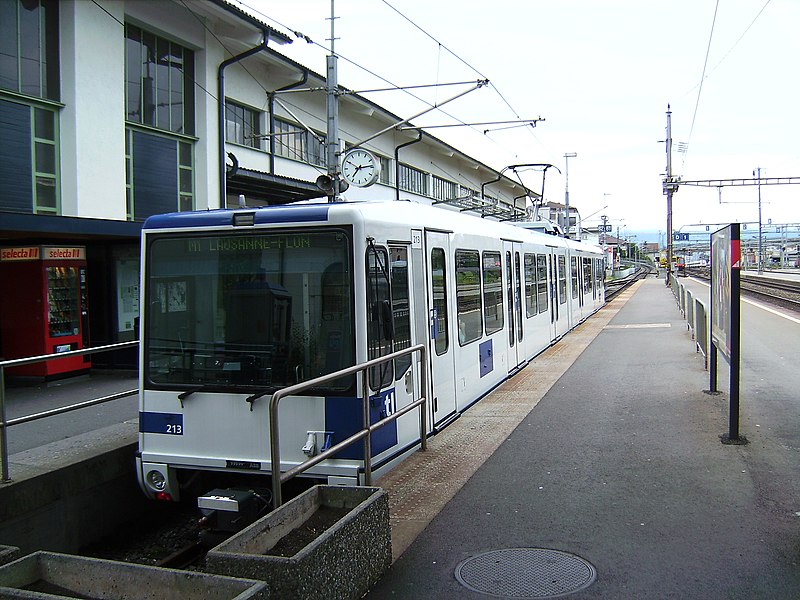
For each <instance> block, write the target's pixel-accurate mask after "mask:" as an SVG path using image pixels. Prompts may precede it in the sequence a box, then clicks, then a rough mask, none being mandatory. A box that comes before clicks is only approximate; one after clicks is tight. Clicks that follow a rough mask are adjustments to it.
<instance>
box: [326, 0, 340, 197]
mask: <svg viewBox="0 0 800 600" xmlns="http://www.w3.org/2000/svg"><path fill="white" fill-rule="evenodd" d="M333 2H334V0H331V53H330V55H329V56H328V57H327V60H326V64H327V73H326V80H325V86H326V94H327V111H328V129H327V144H326V147H327V148H326V149H327V152H326V156H327V164H328V177H329V178H330V186H331V187H330V190H329V191H328V202H336V201H337V200H338V199H339V191H340V189H339V97H338V95H337V93H338V89H337V88H338V87H339V78H338V71H337V57H336V52H335V51H334V42H335V40H336V37H335V35H334V23H335V20H336V17H335V16H334V10H333Z"/></svg>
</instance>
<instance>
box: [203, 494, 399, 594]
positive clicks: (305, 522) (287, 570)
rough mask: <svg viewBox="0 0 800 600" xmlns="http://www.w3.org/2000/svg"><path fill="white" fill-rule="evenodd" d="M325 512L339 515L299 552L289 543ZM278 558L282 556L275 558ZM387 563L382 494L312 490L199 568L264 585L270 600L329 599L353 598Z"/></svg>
mask: <svg viewBox="0 0 800 600" xmlns="http://www.w3.org/2000/svg"><path fill="white" fill-rule="evenodd" d="M331 511H338V514H337V518H336V519H335V521H333V524H332V525H330V526H329V527H327V529H325V530H324V531H321V532H320V531H317V532H316V533H315V534H314V535H313V536H312V537H313V539H311V540H310V541H307V543H306V545H304V546H302V547H301V546H300V545H299V544H298V542H297V541H292V538H293V536H298V535H299V536H303V535H308V533H309V530H310V529H322V527H320V526H319V525H318V524H317V523H318V522H319V518H320V514H321V513H325V512H327V513H328V514H329V516H330V513H331ZM302 543H304V542H300V544H302ZM281 548H283V550H282V551H281ZM293 548H294V549H293ZM279 551H281V552H282V553H284V554H288V555H286V556H279V555H276V554H278V553H279ZM391 561H392V541H391V533H390V530H389V499H388V496H387V495H386V492H385V491H383V490H382V489H380V488H374V487H345V486H330V485H318V486H314V487H313V488H311V489H310V490H308V491H306V492H304V493H303V494H301V495H300V496H297V497H296V498H294V499H292V500H290V501H289V502H287V503H286V504H284V505H283V506H281V507H279V508H278V509H277V510H274V511H272V512H271V513H270V514H268V515H267V516H265V517H263V518H262V519H259V520H258V521H256V522H255V523H253V524H252V525H251V526H250V527H248V528H247V529H244V530H242V531H241V532H239V533H238V534H236V535H235V536H233V537H232V538H229V539H228V540H226V541H225V542H223V543H222V544H220V545H219V546H217V547H216V548H214V549H213V550H211V551H210V552H209V553H208V555H207V556H206V568H207V569H208V570H209V571H211V572H213V573H220V574H222V575H233V576H236V577H246V578H248V579H258V580H261V581H264V582H266V583H267V585H268V587H269V592H270V598H286V599H290V598H291V599H292V600H299V599H304V600H305V599H307V600H312V599H313V600H316V599H319V600H330V599H331V598H337V599H349V598H353V599H355V598H360V597H361V596H363V595H364V593H366V592H367V591H368V590H369V588H370V586H372V585H373V584H374V583H375V582H376V581H377V580H378V579H379V578H380V577H381V575H383V573H384V572H385V571H386V569H387V568H388V567H389V565H390V564H391Z"/></svg>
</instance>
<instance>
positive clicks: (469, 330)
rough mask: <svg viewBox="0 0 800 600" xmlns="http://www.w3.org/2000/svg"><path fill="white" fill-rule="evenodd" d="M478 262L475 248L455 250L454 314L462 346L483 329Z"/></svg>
mask: <svg viewBox="0 0 800 600" xmlns="http://www.w3.org/2000/svg"><path fill="white" fill-rule="evenodd" d="M480 264H481V261H480V255H479V254H478V252H477V250H456V316H457V318H458V343H459V344H461V345H462V346H463V345H464V344H468V343H469V342H473V341H475V340H477V339H480V337H481V333H482V331H483V318H482V317H481V280H480Z"/></svg>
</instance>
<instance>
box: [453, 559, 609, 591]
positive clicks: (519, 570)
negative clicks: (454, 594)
mask: <svg viewBox="0 0 800 600" xmlns="http://www.w3.org/2000/svg"><path fill="white" fill-rule="evenodd" d="M596 577H597V571H596V570H595V568H594V567H593V566H592V565H591V564H590V563H588V562H587V561H585V560H583V559H582V558H581V557H579V556H575V555H574V554H569V553H567V552H561V551H560V550H549V549H547V548H508V549H505V550H492V551H491V552H484V553H483V554H478V555H477V556H473V557H471V558H468V559H467V560H465V561H463V562H461V563H460V564H459V565H458V566H457V567H456V579H458V581H459V583H461V585H463V586H464V587H466V588H468V589H470V590H472V591H474V592H479V593H481V594H488V595H490V596H499V597H505V598H529V599H533V598H556V597H558V596H564V595H567V594H571V593H573V592H577V591H579V590H582V589H584V588H586V587H589V586H590V585H591V584H592V583H593V582H594V580H595V578H596Z"/></svg>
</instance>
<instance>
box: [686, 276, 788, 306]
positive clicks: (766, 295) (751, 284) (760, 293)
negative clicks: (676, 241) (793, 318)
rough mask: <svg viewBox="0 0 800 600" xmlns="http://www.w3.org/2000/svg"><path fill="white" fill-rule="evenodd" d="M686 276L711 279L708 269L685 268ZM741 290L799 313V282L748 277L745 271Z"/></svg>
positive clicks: (704, 279)
mask: <svg viewBox="0 0 800 600" xmlns="http://www.w3.org/2000/svg"><path fill="white" fill-rule="evenodd" d="M686 275H687V276H692V277H695V278H697V279H701V280H703V281H710V279H711V275H710V272H709V268H708V267H691V268H687V269H686ZM741 288H742V293H744V294H748V295H750V296H753V297H756V298H759V299H761V300H764V301H766V302H769V303H770V304H774V305H777V306H782V307H784V308H788V309H790V310H794V311H798V312H800V281H791V280H788V279H777V278H768V277H759V276H749V275H748V274H747V271H743V272H742V278H741Z"/></svg>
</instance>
